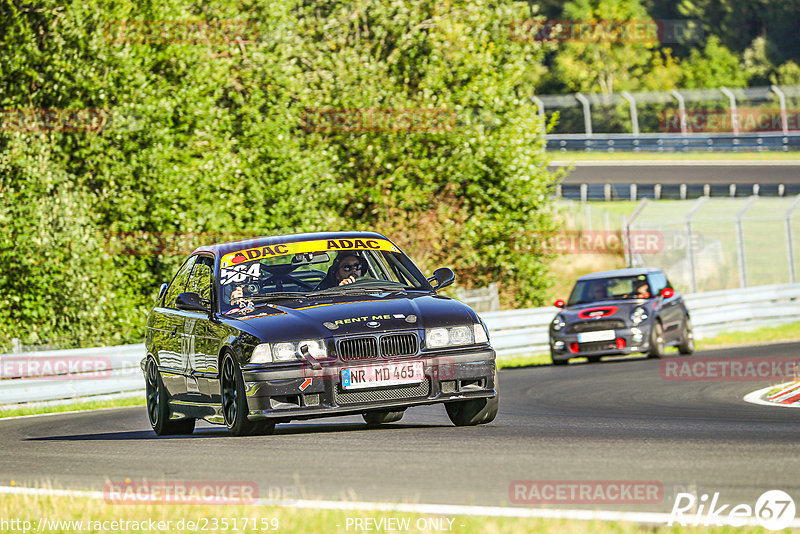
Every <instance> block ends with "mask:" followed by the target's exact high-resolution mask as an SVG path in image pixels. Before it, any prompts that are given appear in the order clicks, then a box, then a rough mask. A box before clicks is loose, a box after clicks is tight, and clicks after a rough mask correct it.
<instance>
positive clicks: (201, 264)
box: [186, 256, 214, 304]
mask: <svg viewBox="0 0 800 534" xmlns="http://www.w3.org/2000/svg"><path fill="white" fill-rule="evenodd" d="M213 264H214V260H213V259H212V258H209V257H208V256H198V257H197V261H195V263H194V267H193V268H192V273H191V274H190V275H189V280H188V282H187V283H186V291H192V292H194V293H197V294H198V295H200V298H201V299H203V300H205V301H208V303H209V304H210V303H211V272H212V269H213V267H212V265H213Z"/></svg>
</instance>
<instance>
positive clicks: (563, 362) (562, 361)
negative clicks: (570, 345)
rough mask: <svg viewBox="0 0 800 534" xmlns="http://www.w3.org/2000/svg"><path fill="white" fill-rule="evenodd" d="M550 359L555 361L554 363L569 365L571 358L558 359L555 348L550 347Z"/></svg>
mask: <svg viewBox="0 0 800 534" xmlns="http://www.w3.org/2000/svg"><path fill="white" fill-rule="evenodd" d="M550 361H552V362H553V365H567V362H568V361H569V360H556V357H555V354H553V349H550Z"/></svg>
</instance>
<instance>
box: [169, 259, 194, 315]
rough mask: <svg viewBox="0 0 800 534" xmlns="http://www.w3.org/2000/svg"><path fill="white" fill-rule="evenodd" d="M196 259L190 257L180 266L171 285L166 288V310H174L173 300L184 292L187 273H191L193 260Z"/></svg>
mask: <svg viewBox="0 0 800 534" xmlns="http://www.w3.org/2000/svg"><path fill="white" fill-rule="evenodd" d="M196 258H197V256H192V257H191V258H189V259H188V260H186V261H185V262H184V263H183V265H181V268H180V269H178V274H176V275H175V278H173V279H172V283H170V285H169V287H168V288H167V294H166V295H164V306H166V307H167V308H174V307H175V299H176V298H178V295H180V294H181V293H183V292H184V288H185V287H186V280H187V279H188V278H189V273H190V272H191V271H192V266H193V265H194V260H195V259H196Z"/></svg>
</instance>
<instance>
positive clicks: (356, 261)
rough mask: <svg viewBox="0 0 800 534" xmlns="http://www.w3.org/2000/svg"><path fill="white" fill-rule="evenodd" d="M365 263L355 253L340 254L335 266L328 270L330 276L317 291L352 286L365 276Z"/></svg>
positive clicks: (326, 277) (321, 283) (327, 275)
mask: <svg viewBox="0 0 800 534" xmlns="http://www.w3.org/2000/svg"><path fill="white" fill-rule="evenodd" d="M364 265H365V262H364V259H363V258H361V256H359V255H358V254H356V253H354V252H340V253H339V254H338V255H337V256H336V259H335V260H333V264H332V265H331V267H330V269H328V274H326V275H325V278H323V279H322V281H321V282H320V283H319V285H318V286H317V289H328V288H330V287H336V286H343V285H347V284H352V283H353V282H355V281H356V279H358V278H361V277H362V276H364V271H365V267H364Z"/></svg>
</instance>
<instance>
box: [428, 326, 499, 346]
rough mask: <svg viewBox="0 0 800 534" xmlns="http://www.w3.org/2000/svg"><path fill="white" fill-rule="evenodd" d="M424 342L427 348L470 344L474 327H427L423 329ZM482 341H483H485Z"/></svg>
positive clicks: (473, 341)
mask: <svg viewBox="0 0 800 534" xmlns="http://www.w3.org/2000/svg"><path fill="white" fill-rule="evenodd" d="M479 326H480V325H479ZM481 330H483V327H481ZM485 335H486V333H485V332H484V336H485ZM487 341H488V339H487ZM425 343H426V344H427V346H428V348H431V349H435V348H437V347H449V346H453V345H471V344H473V343H475V327H474V326H451V327H448V328H428V329H426V330H425ZM483 343H485V341H484V342H483Z"/></svg>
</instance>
